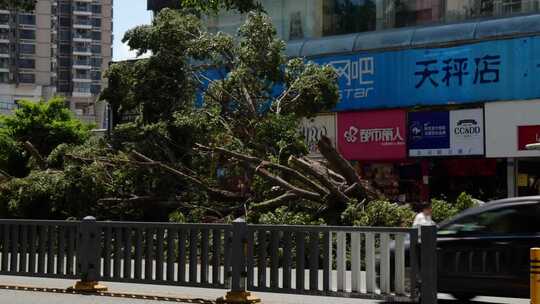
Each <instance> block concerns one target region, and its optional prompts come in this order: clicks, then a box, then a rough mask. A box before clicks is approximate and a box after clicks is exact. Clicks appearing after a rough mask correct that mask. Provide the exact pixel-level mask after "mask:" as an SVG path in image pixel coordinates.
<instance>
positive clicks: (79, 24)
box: [73, 18, 92, 30]
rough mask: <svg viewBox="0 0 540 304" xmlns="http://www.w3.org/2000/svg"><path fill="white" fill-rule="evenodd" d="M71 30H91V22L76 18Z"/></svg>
mask: <svg viewBox="0 0 540 304" xmlns="http://www.w3.org/2000/svg"><path fill="white" fill-rule="evenodd" d="M73 28H75V29H83V30H91V29H92V20H90V19H81V18H77V19H75V21H74V22H73Z"/></svg>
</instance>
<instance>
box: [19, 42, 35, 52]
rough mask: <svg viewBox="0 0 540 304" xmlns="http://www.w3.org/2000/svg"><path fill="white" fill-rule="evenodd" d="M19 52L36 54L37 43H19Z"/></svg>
mask: <svg viewBox="0 0 540 304" xmlns="http://www.w3.org/2000/svg"><path fill="white" fill-rule="evenodd" d="M19 53H21V54H35V53H36V45H35V44H27V43H21V44H19Z"/></svg>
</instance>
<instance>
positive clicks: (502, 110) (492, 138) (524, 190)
mask: <svg viewBox="0 0 540 304" xmlns="http://www.w3.org/2000/svg"><path fill="white" fill-rule="evenodd" d="M485 109H486V156H487V157H489V158H501V157H502V158H506V159H507V168H508V170H507V188H508V190H507V191H508V196H526V195H540V151H530V150H527V149H526V145H528V144H531V143H535V142H540V100H522V101H509V102H494V103H487V104H486V106H485Z"/></svg>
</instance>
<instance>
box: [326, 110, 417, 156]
mask: <svg viewBox="0 0 540 304" xmlns="http://www.w3.org/2000/svg"><path fill="white" fill-rule="evenodd" d="M337 119H338V147H339V151H340V152H341V153H342V154H343V156H344V157H345V158H346V159H349V160H396V159H404V158H406V157H407V145H406V142H407V138H406V136H407V129H406V113H405V111H404V110H385V111H363V112H340V113H338V115H337Z"/></svg>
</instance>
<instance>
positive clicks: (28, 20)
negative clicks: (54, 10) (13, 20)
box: [19, 14, 36, 25]
mask: <svg viewBox="0 0 540 304" xmlns="http://www.w3.org/2000/svg"><path fill="white" fill-rule="evenodd" d="M19 24H25V25H36V16H35V15H29V14H19Z"/></svg>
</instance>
